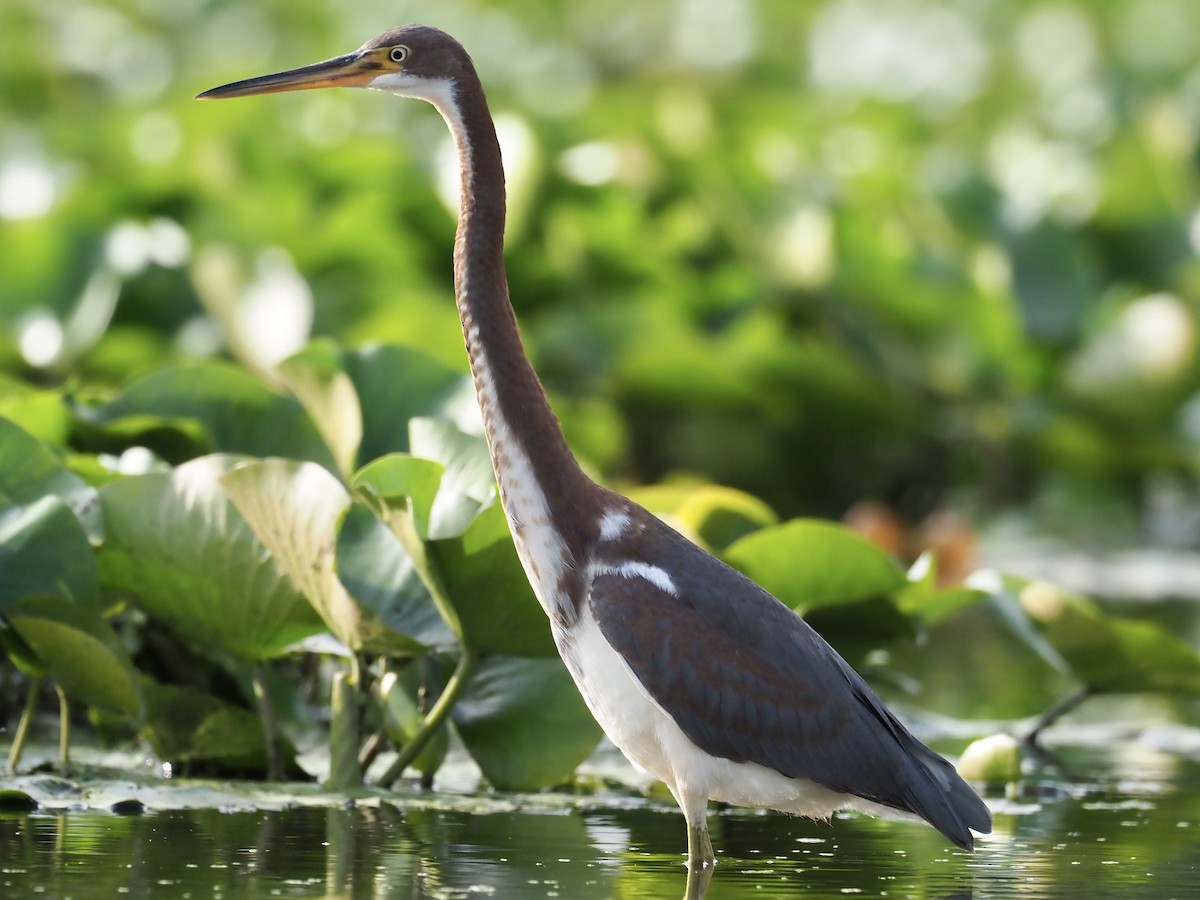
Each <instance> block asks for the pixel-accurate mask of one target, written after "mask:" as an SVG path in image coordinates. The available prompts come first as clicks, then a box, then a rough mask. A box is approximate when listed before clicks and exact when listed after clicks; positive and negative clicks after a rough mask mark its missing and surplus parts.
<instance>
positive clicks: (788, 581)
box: [724, 519, 905, 612]
mask: <svg viewBox="0 0 1200 900" xmlns="http://www.w3.org/2000/svg"><path fill="white" fill-rule="evenodd" d="M724 557H725V559H726V561H727V562H729V563H730V564H731V565H733V566H735V567H736V568H738V569H740V570H741V571H743V572H744V573H746V574H747V575H748V576H749V577H750V578H752V579H754V580H755V581H756V582H758V583H759V584H760V585H762V586H763V587H764V588H766V589H767V590H768V591H770V592H771V593H772V594H774V595H775V596H776V597H778V598H779V599H780V600H782V601H783V602H784V603H786V604H787V605H788V606H790V607H792V608H793V609H795V610H797V611H800V612H804V611H805V610H810V609H815V608H818V607H821V606H827V605H830V604H840V603H850V602H854V601H857V600H863V599H866V598H869V597H873V596H878V595H882V594H890V593H891V592H892V591H894V590H896V589H897V588H900V587H902V586H903V585H904V583H905V578H904V570H903V569H901V568H900V566H899V565H898V564H897V563H896V562H895V561H894V560H893V559H892V558H891V557H890V556H888V555H887V554H886V553H885V552H884V551H882V550H880V549H879V548H878V547H876V546H875V545H874V544H872V543H871V542H870V541H868V540H866V539H865V538H862V537H860V536H859V535H857V534H855V533H854V532H852V531H850V530H849V529H848V528H845V527H843V526H840V525H834V524H833V523H830V522H821V521H816V520H811V519H794V520H792V521H790V522H786V523H784V524H783V525H778V526H775V527H773V528H764V529H762V530H761V531H757V532H755V533H753V534H751V535H749V536H748V537H745V538H742V539H741V540H740V541H737V542H735V543H734V544H733V545H732V546H730V547H729V549H728V550H726V552H725V554H724Z"/></svg>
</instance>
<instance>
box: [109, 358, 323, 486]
mask: <svg viewBox="0 0 1200 900" xmlns="http://www.w3.org/2000/svg"><path fill="white" fill-rule="evenodd" d="M87 415H88V417H89V418H90V419H91V420H93V421H94V422H96V423H98V424H103V425H109V426H112V427H114V428H117V429H118V430H120V429H122V428H125V429H126V430H135V431H141V430H144V429H150V428H152V427H163V426H171V425H174V424H175V423H183V424H184V425H185V427H184V430H185V431H188V430H189V429H188V428H187V427H186V425H187V423H189V422H190V423H192V424H193V425H198V427H199V429H200V431H201V432H202V433H203V435H204V437H205V442H206V444H207V447H205V448H203V449H208V450H214V451H219V452H222V453H245V454H248V455H251V456H286V457H290V458H292V459H306V460H312V461H313V462H317V463H320V464H321V465H324V466H326V467H328V468H330V469H333V468H336V465H337V464H336V461H335V460H334V457H333V454H332V453H331V452H330V450H329V448H328V447H327V446H326V445H325V442H324V441H323V440H322V439H321V435H320V433H319V432H318V430H317V428H316V426H315V425H313V423H312V420H311V419H310V418H309V417H308V415H307V413H306V412H305V410H304V407H303V406H302V405H301V404H300V402H299V401H298V400H296V398H295V397H291V396H288V395H285V394H280V393H278V392H276V391H273V390H272V389H271V388H269V387H267V386H266V385H265V384H263V383H262V382H261V381H258V380H257V379H256V378H254V377H253V376H251V375H250V374H248V373H247V372H245V371H244V370H242V369H239V368H236V367H235V366H233V365H230V364H229V363H224V362H217V361H206V362H193V363H186V364H180V365H176V366H172V367H169V368H165V369H159V370H158V371H155V372H151V373H150V374H148V375H144V376H142V377H141V378H138V379H137V380H135V381H133V382H131V383H130V384H129V385H127V386H126V387H125V389H124V390H123V391H122V392H121V394H120V395H119V396H118V397H117V398H116V399H115V400H113V401H112V402H111V403H109V404H107V405H106V406H103V407H100V408H98V409H94V410H89V411H88V412H87Z"/></svg>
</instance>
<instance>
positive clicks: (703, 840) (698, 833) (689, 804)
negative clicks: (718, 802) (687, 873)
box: [667, 784, 715, 871]
mask: <svg viewBox="0 0 1200 900" xmlns="http://www.w3.org/2000/svg"><path fill="white" fill-rule="evenodd" d="M667 787H668V788H670V790H671V795H672V796H673V797H674V798H675V802H676V803H678V804H679V808H680V809H681V810H682V811H683V818H684V821H686V822H687V831H688V859H687V865H688V868H689V869H691V870H692V871H699V870H701V869H711V868H712V866H713V864H714V861H715V857H714V856H713V848H712V841H711V840H709V837H708V797H707V795H706V793H701V792H698V791H695V790H689V789H688V787H687V785H686V784H668V785H667Z"/></svg>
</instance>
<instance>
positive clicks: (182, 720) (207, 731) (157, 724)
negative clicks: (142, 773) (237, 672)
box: [142, 679, 298, 777]
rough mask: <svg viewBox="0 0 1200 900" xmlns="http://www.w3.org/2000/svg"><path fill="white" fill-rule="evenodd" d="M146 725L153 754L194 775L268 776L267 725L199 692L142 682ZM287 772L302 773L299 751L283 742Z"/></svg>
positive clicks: (257, 718)
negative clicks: (296, 753)
mask: <svg viewBox="0 0 1200 900" xmlns="http://www.w3.org/2000/svg"><path fill="white" fill-rule="evenodd" d="M142 690H143V692H144V694H145V697H146V724H145V727H144V728H143V734H144V735H145V736H146V739H147V740H148V741H150V746H152V747H153V748H154V752H155V753H156V754H157V755H158V756H159V757H160V758H162V759H164V760H166V761H168V762H171V763H173V764H175V765H180V766H187V767H189V768H190V769H191V770H192V771H193V772H195V771H198V770H199V771H203V772H205V773H207V774H214V775H242V776H248V775H250V776H257V777H262V775H263V774H264V773H265V772H266V771H267V744H266V740H265V738H264V737H263V728H262V721H261V720H260V719H259V717H258V716H257V715H256V714H255V713H253V712H251V711H250V710H248V709H241V708H239V707H236V706H230V705H229V704H227V703H225V702H223V701H221V700H219V699H217V698H216V697H214V696H212V695H211V694H206V693H204V692H203V691H198V690H196V689H195V688H190V687H181V686H178V685H166V684H159V683H157V682H154V681H151V680H150V679H143V681H142ZM280 743H281V749H282V751H283V753H284V755H285V767H286V768H287V770H288V771H289V773H290V774H297V768H298V767H297V766H296V765H295V762H294V758H295V749H294V748H293V747H292V746H291V743H290V742H289V741H288V740H287V738H286V737H281V741H280Z"/></svg>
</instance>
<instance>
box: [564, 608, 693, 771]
mask: <svg viewBox="0 0 1200 900" xmlns="http://www.w3.org/2000/svg"><path fill="white" fill-rule="evenodd" d="M554 642H555V643H556V644H557V645H558V651H559V653H560V655H561V656H562V658H563V662H564V663H566V666H567V670H568V671H569V672H570V673H571V677H572V678H574V679H575V684H576V686H577V687H578V688H579V692H580V694H582V695H583V700H584V702H585V703H586V704H587V706H588V709H590V710H591V711H592V715H593V716H595V717H596V721H597V722H598V723H600V727H601V728H603V729H604V733H605V734H606V735H608V738H609V740H611V741H612V742H613V743H614V744H615V745H616V746H617V748H618V749H619V750H620V751H621V752H622V753H624V754H625V756H626V758H628V760H629V761H630V762H631V763H633V764H634V765H635V766H637V767H638V768H639V769H641V770H643V771H644V772H646V773H647V774H649V775H652V776H654V777H655V778H657V779H659V780H660V781H665V782H667V783H668V784H670V783H671V782H672V780H673V778H672V770H671V766H670V758H669V756H668V755H667V753H666V751H665V749H664V738H667V737H668V735H669V732H670V730H671V729H672V728H674V730H675V731H679V728H678V726H677V725H675V721H674V719H672V718H671V717H670V716H669V715H667V713H666V712H664V711H663V709H662V708H661V707H659V705H658V704H657V703H655V702H654V700H653V698H651V697H650V695H649V694H648V693H647V692H646V690H645V688H643V687H642V685H641V684H640V683H639V682H638V680H637V679H636V678H634V676H633V673H632V672H630V671H629V668H628V666H626V665H625V662H624V660H622V659H621V657H620V655H619V654H618V653H617V651H616V650H614V649H613V648H612V646H611V645H610V644H609V643H608V641H606V640H605V639H604V636H603V635H602V634H601V633H600V628H599V626H597V624H596V620H595V619H594V618H593V617H592V614H591V611H590V610H588V609H587V608H586V606H585V607H584V609H583V610H581V612H580V615H579V618H578V619H576V621H575V622H574V624H572V625H571V627H569V628H560V627H558V626H555V627H554Z"/></svg>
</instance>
